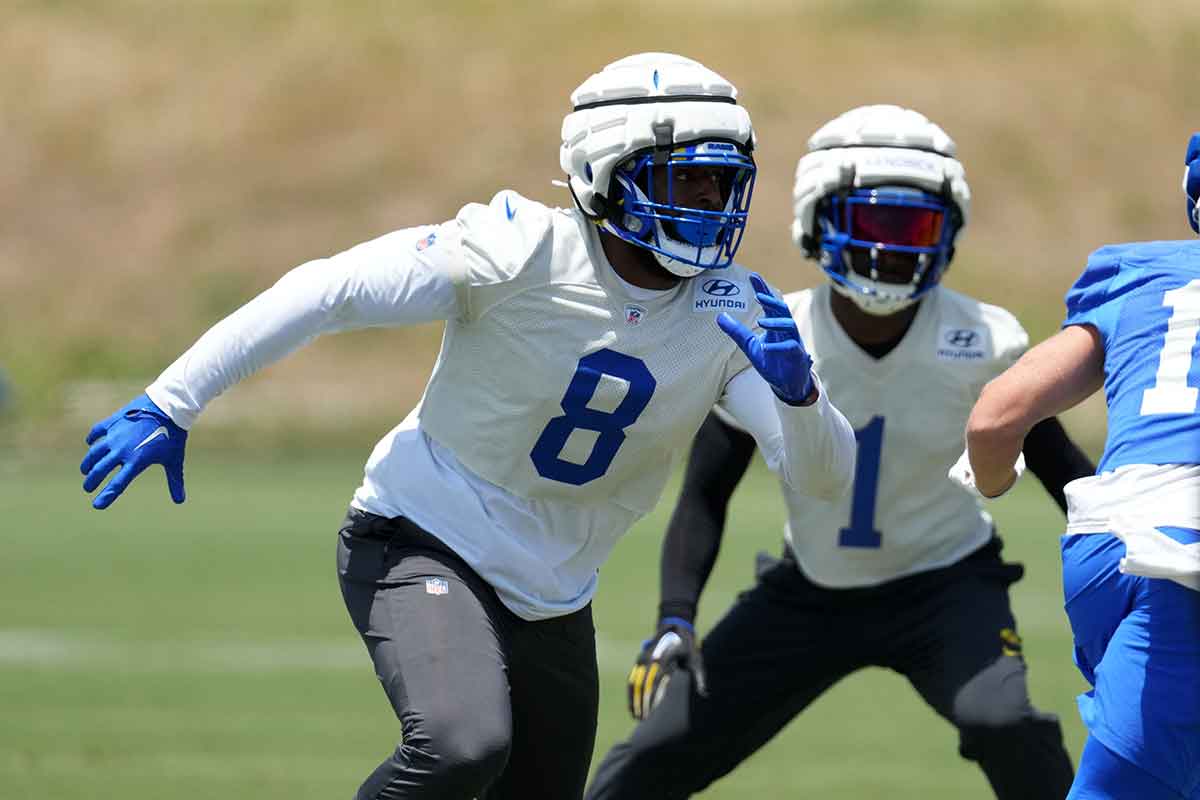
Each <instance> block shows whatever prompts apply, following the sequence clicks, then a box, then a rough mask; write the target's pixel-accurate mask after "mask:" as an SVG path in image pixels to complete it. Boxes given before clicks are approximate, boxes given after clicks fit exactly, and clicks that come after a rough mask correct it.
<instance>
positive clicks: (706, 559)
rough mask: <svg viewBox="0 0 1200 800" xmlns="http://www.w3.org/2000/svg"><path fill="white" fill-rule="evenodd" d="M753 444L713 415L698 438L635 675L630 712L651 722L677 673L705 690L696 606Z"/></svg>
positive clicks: (669, 531)
mask: <svg viewBox="0 0 1200 800" xmlns="http://www.w3.org/2000/svg"><path fill="white" fill-rule="evenodd" d="M753 455H754V439H753V438H752V437H751V436H749V435H747V434H745V433H742V432H740V431H738V430H735V429H734V428H732V427H730V426H729V425H726V424H725V423H724V422H722V421H721V420H720V419H719V418H718V417H717V415H716V414H714V413H710V414H709V415H708V418H707V419H705V421H704V424H703V425H701V426H700V430H699V431H698V432H697V434H696V439H695V442H694V443H693V445H692V452H691V455H690V456H689V458H688V464H687V471H686V472H685V473H684V479H683V490H682V491H681V492H680V495H679V502H678V503H677V504H676V506H675V511H674V513H673V514H672V515H671V522H670V524H669V525H668V526H667V534H666V537H665V538H664V539H663V548H662V563H661V567H660V569H661V589H660V594H659V597H660V601H659V606H658V622H657V624H656V626H655V631H654V635H653V636H652V637H650V638H649V639H647V640H646V641H645V642H644V643H643V644H642V649H641V651H640V652H639V653H638V657H637V660H636V661H635V662H634V665H633V669H632V670H630V673H629V686H628V693H627V695H628V703H629V713H631V714H632V715H633V716H634V718H635V719H645V718H646V717H647V716H648V715H649V714H650V712H651V711H652V710H653V709H654V707H655V706H656V705H657V704H658V702H659V700H660V699H661V698H662V697H663V693H664V692H665V691H666V688H667V684H668V683H669V682H670V680H671V678H672V676H673V674H674V673H675V672H676V671H677V670H680V669H682V670H684V671H686V672H687V673H688V674H689V675H690V676H691V679H692V687H693V688H694V689H695V691H697V692H698V693H700V694H704V693H705V692H706V687H705V678H704V662H703V659H702V658H701V655H700V647H699V644H698V640H697V637H696V629H695V618H696V606H697V604H698V603H699V600H700V593H701V591H703V589H704V584H705V583H706V582H707V581H708V576H709V574H710V573H711V572H712V567H713V563H714V562H715V561H716V559H717V551H718V550H719V549H720V546H721V536H722V533H723V532H724V528H725V509H726V508H727V506H728V505H729V498H730V496H731V495H732V494H733V490H734V488H735V487H736V486H737V484H738V481H740V480H741V478H742V475H744V474H745V472H746V467H747V466H749V464H750V459H751V457H752V456H753Z"/></svg>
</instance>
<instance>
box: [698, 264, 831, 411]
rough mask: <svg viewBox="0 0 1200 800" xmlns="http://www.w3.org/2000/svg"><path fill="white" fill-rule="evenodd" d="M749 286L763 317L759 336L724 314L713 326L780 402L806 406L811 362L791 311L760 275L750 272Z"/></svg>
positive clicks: (810, 376)
mask: <svg viewBox="0 0 1200 800" xmlns="http://www.w3.org/2000/svg"><path fill="white" fill-rule="evenodd" d="M750 283H751V285H752V286H753V287H754V293H755V296H756V297H758V302H759V304H760V305H762V308H763V314H764V316H763V317H762V318H760V319H759V320H758V324H759V327H761V328H762V329H763V333H761V334H759V335H757V336H756V335H755V334H754V332H753V331H751V330H750V329H749V328H747V327H746V326H745V325H743V324H742V323H740V322H738V321H737V320H736V319H734V318H733V317H731V316H729V314H727V313H725V312H724V311H722V312H721V313H720V315H718V316H717V325H719V326H720V328H721V330H723V331H725V333H726V334H728V335H729V338H731V339H733V341H735V342H736V343H737V346H738V347H740V348H741V349H742V352H743V353H745V354H746V358H748V359H750V363H751V364H753V365H754V368H755V369H756V370H758V374H759V375H762V376H763V378H764V379H765V380H766V381H767V383H769V384H770V385H771V389H773V390H774V392H775V395H776V396H777V397H778V398H779V399H780V400H782V401H783V402H785V403H787V404H788V405H792V406H802V405H807V404H808V403H809V402H811V395H812V393H813V389H814V388H815V384H814V382H813V377H812V363H813V362H812V357H811V356H810V355H809V354H808V351H807V350H805V349H804V342H803V340H801V338H800V332H799V331H798V330H796V321H795V320H794V319H792V312H791V311H790V310H789V309H788V307H787V303H785V302H783V300H781V299H780V298H778V297H776V296H775V294H774V293H773V292H772V291H771V287H770V286H767V282H766V281H764V280H763V279H762V276H761V275H759V274H758V273H756V272H752V273H750Z"/></svg>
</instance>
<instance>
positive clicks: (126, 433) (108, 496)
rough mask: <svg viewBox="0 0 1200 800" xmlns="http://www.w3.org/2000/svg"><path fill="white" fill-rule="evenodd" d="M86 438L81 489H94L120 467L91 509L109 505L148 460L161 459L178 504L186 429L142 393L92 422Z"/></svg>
mask: <svg viewBox="0 0 1200 800" xmlns="http://www.w3.org/2000/svg"><path fill="white" fill-rule="evenodd" d="M87 443H88V444H89V445H91V446H90V447H89V448H88V452H87V455H86V456H84V457H83V462H82V463H81V464H80V465H79V471H80V472H82V473H83V474H84V475H86V476H87V477H86V478H84V479H83V490H84V491H85V492H91V491H94V490H95V488H96V487H97V486H99V485H100V484H101V483H103V482H104V479H105V478H107V477H108V474H109V473H110V472H112V471H113V470H114V469H116V468H117V467H121V471H120V472H118V473H117V477H115V478H113V479H112V480H111V481H109V484H108V486H105V487H104V491H102V492H100V494H98V495H96V499H95V500H93V501H92V508H108V507H109V506H110V505H112V503H113V501H114V500H116V499H117V498H118V497H120V496H121V492H123V491H125V488H126V487H127V486H129V484H130V482H131V481H133V479H134V478H136V477H137V476H138V475H140V474H141V472H142V470H144V469H145V468H146V467H148V466H150V465H151V464H162V465H163V469H165V470H166V472H167V488H168V489H170V491H171V499H172V500H174V501H175V502H176V503H182V502H183V501H184V499H185V497H186V496H187V495H186V494H185V492H184V490H183V448H184V445H185V444H187V431H185V430H184V429H183V428H181V427H179V426H178V425H176V424H175V423H174V422H172V421H171V418H170V417H168V416H167V415H166V414H165V413H163V410H162V409H161V408H159V407H158V406H156V405H155V404H154V401H153V400H151V399H150V398H149V397H147V396H146V395H144V394H143V395H141V396H139V397H136V398H134V399H133V401H132V402H130V403H129V405H127V406H125V407H124V408H122V409H120V410H119V411H117V413H115V414H113V415H112V416H111V417H109V418H108V419H105V420H102V421H100V422H97V423H96V424H95V425H94V426H92V430H91V432H90V433H88V436H87Z"/></svg>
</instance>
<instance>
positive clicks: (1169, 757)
mask: <svg viewBox="0 0 1200 800" xmlns="http://www.w3.org/2000/svg"><path fill="white" fill-rule="evenodd" d="M1186 163H1187V167H1186V170H1185V173H1184V192H1185V194H1186V196H1187V212H1188V221H1189V223H1190V224H1191V226H1192V229H1193V230H1195V231H1196V232H1197V233H1200V212H1198V210H1197V202H1198V201H1200V133H1198V134H1196V135H1194V136H1193V137H1192V139H1191V142H1190V143H1189V146H1188V151H1187V159H1186ZM1066 304H1067V317H1066V320H1065V321H1064V323H1063V329H1062V330H1061V331H1059V333H1058V334H1056V335H1055V336H1053V337H1051V338H1050V339H1048V340H1047V341H1045V342H1043V343H1042V344H1040V345H1038V346H1037V347H1035V348H1034V349H1032V350H1030V351H1029V352H1028V353H1027V354H1026V355H1025V356H1023V357H1022V358H1021V359H1020V360H1019V361H1018V362H1017V363H1016V364H1014V365H1013V367H1012V368H1011V369H1009V370H1008V371H1007V372H1005V373H1004V374H1003V375H1001V376H1000V377H998V378H997V379H996V380H995V381H993V382H992V383H990V384H989V385H988V386H987V387H986V389H985V390H984V392H983V394H982V395H981V396H980V399H979V402H978V403H977V404H976V406H975V408H974V410H973V411H972V412H971V417H970V419H969V420H968V423H967V448H968V455H969V457H970V462H971V469H972V471H973V473H974V475H973V478H974V482H975V485H976V486H977V488H978V489H979V490H980V492H982V493H983V494H984V495H986V496H989V497H994V496H997V495H999V494H1002V493H1003V492H1004V491H1005V490H1006V489H1007V488H1008V487H1009V486H1010V485H1011V484H1012V482H1013V481H1014V480H1015V479H1016V473H1015V470H1014V469H1013V464H1014V462H1015V460H1016V458H1017V454H1018V452H1019V450H1020V447H1021V441H1022V439H1023V438H1024V436H1025V434H1026V432H1028V431H1029V430H1030V428H1031V427H1032V426H1033V425H1034V424H1036V423H1037V422H1038V421H1039V420H1041V419H1043V418H1045V417H1047V416H1049V415H1052V414H1056V413H1058V412H1060V411H1064V410H1066V409H1068V408H1070V407H1072V406H1074V405H1075V404H1077V403H1078V402H1080V401H1081V400H1083V399H1084V398H1086V397H1088V396H1089V395H1091V394H1092V393H1093V392H1095V391H1096V390H1098V389H1100V388H1101V387H1103V388H1104V395H1105V400H1106V402H1107V405H1108V440H1107V442H1106V443H1105V447H1104V455H1103V458H1102V459H1101V461H1100V465H1099V467H1098V468H1097V474H1096V475H1095V476H1093V477H1090V478H1082V479H1080V480H1077V481H1074V482H1073V483H1071V484H1069V485H1068V486H1067V489H1066V492H1067V500H1068V517H1067V531H1066V535H1064V536H1063V539H1062V557H1063V590H1064V594H1065V600H1066V610H1067V616H1068V617H1069V618H1070V621H1071V629H1072V631H1073V632H1074V635H1075V663H1076V664H1077V665H1078V666H1079V669H1080V671H1081V672H1082V673H1083V675H1084V677H1085V678H1087V680H1088V682H1089V683H1091V684H1092V687H1093V688H1092V690H1091V691H1089V692H1087V693H1086V694H1083V695H1081V696H1080V698H1079V711H1080V715H1081V716H1082V717H1083V721H1084V723H1085V724H1086V725H1087V727H1088V731H1089V736H1088V740H1087V743H1086V745H1085V747H1084V751H1083V755H1082V757H1081V759H1080V763H1079V770H1078V773H1077V775H1076V778H1075V782H1074V784H1073V786H1072V789H1071V794H1070V795H1069V797H1070V798H1072V800H1093V798H1120V799H1121V800H1129V799H1130V798H1136V799H1137V800H1198V799H1200V242H1197V241H1176V242H1137V243H1132V244H1120V245H1111V246H1108V247H1102V248H1100V249H1099V250H1097V251H1096V252H1094V253H1093V254H1092V255H1091V257H1090V258H1089V259H1088V264H1087V267H1086V268H1085V269H1084V271H1083V274H1082V275H1080V276H1079V279H1078V280H1077V281H1076V282H1075V285H1074V286H1073V287H1072V288H1071V290H1070V291H1069V292H1068V293H1067V298H1066Z"/></svg>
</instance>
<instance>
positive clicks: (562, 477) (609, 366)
mask: <svg viewBox="0 0 1200 800" xmlns="http://www.w3.org/2000/svg"><path fill="white" fill-rule="evenodd" d="M604 375H612V376H613V377H615V378H621V379H623V380H625V381H626V382H627V383H628V384H629V391H628V393H626V395H625V397H624V399H622V400H621V402H620V404H619V405H618V406H617V407H616V408H615V409H613V410H612V411H611V412H609V411H597V410H595V409H592V408H588V407H587V404H588V401H589V400H591V399H592V396H593V395H594V394H595V393H596V387H597V386H599V385H600V378H601V377H603V376H604ZM657 385H658V382H657V381H655V380H654V376H653V375H651V374H650V370H648V369H647V368H646V365H645V364H644V363H643V362H642V360H641V359H640V358H634V357H632V356H627V355H625V354H623V353H618V352H616V351H613V350H597V351H596V352H594V353H590V354H588V355H586V356H584V357H583V358H581V359H579V366H578V367H576V368H575V375H574V376H572V378H571V383H570V384H568V385H567V393H566V394H564V395H563V399H562V401H561V402H560V403H559V405H560V406H562V410H563V411H564V412H565V413H564V414H563V415H562V416H560V417H555V418H554V419H552V420H550V422H549V423H548V424H547V425H546V427H545V429H544V430H543V431H542V435H541V436H539V437H538V440H537V442H536V443H535V444H534V445H533V450H531V451H530V452H529V458H530V459H532V461H533V465H534V467H536V468H537V471H538V475H541V476H542V477H543V478H549V479H550V480H552V481H559V482H560V483H570V484H572V485H574V486H582V485H583V484H585V483H587V482H588V481H594V480H596V478H599V477H600V476H601V475H603V474H604V473H605V472H607V471H608V468H609V466H610V465H611V464H612V461H613V459H614V458H616V456H617V450H619V449H620V448H621V444H622V443H623V442H624V441H625V428H628V427H629V426H630V425H632V424H633V423H634V422H636V421H637V418H638V417H639V416H640V415H641V413H642V412H643V411H645V410H646V406H647V405H649V403H650V397H651V396H652V395H653V394H654V389H655V387H656V386H657ZM576 428H583V429H584V430H588V431H595V432H596V433H598V434H600V435H599V436H598V437H596V443H595V444H594V445H593V446H592V452H591V454H590V455H589V456H588V458H587V461H585V462H584V463H582V464H575V463H573V462H571V461H564V460H563V459H561V458H559V457H558V454H559V453H561V452H562V449H563V448H564V447H566V445H567V439H568V438H569V437H570V436H571V432H572V431H574V430H575V429H576Z"/></svg>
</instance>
